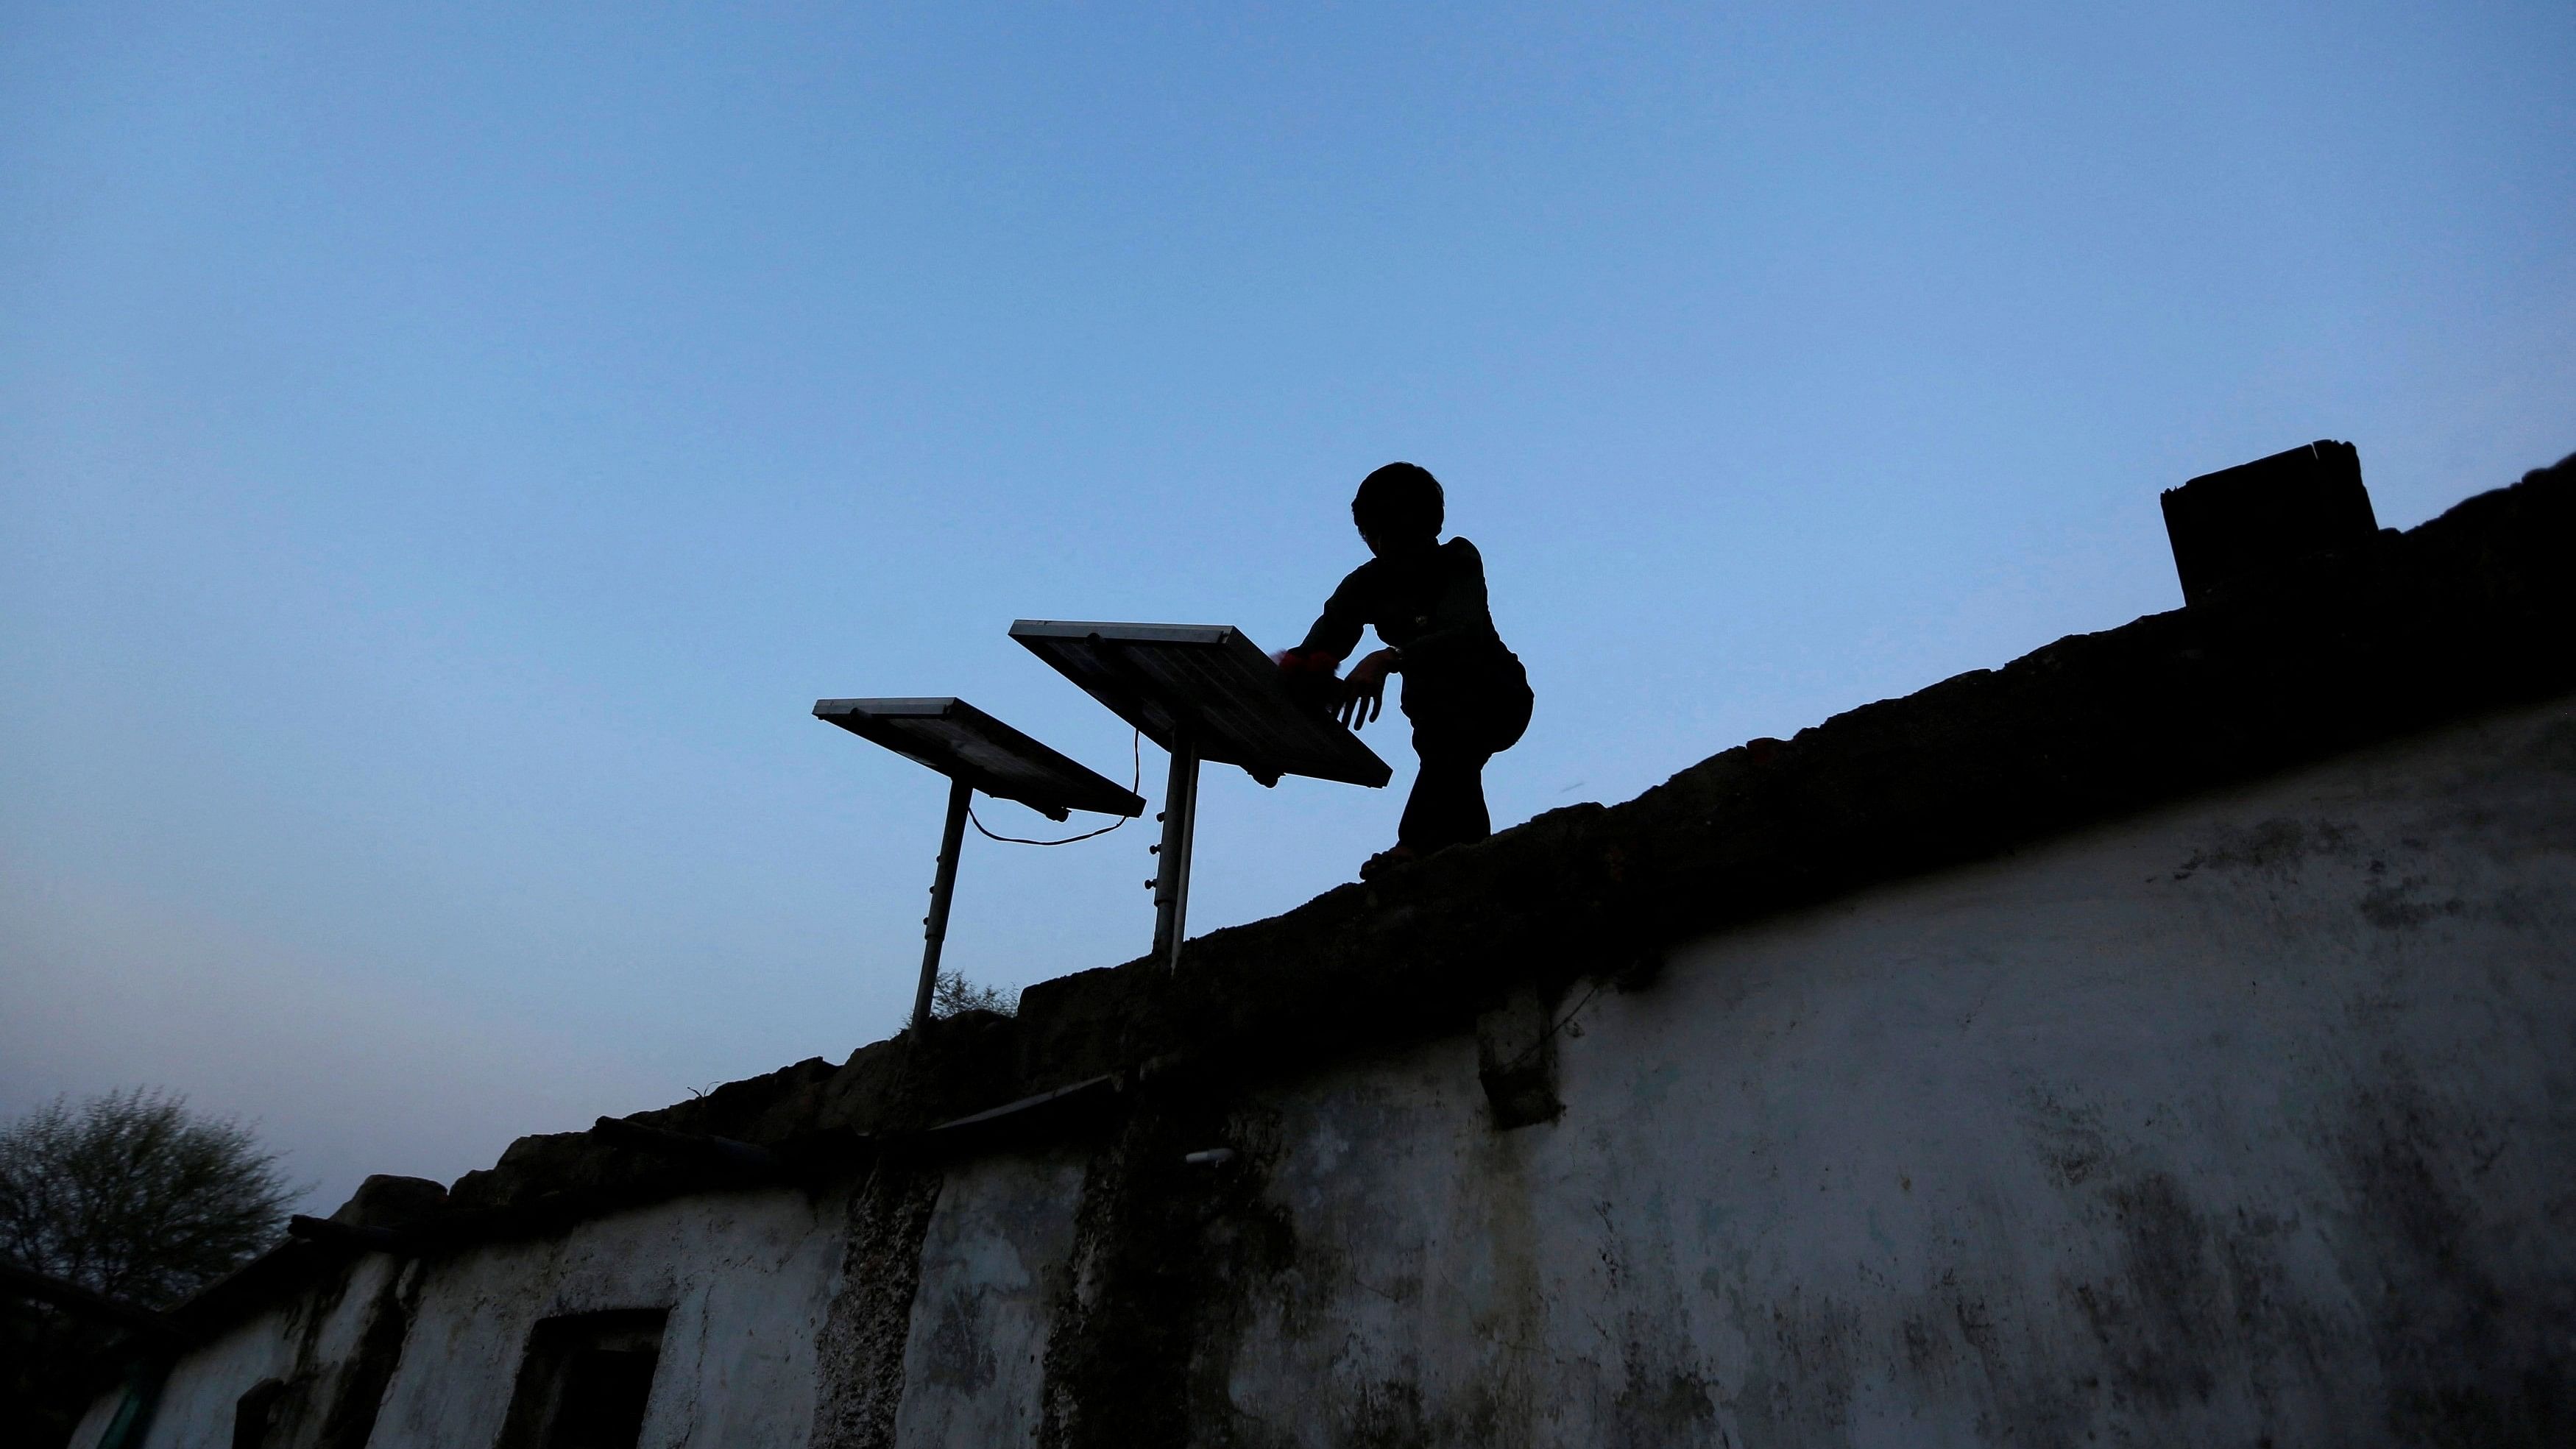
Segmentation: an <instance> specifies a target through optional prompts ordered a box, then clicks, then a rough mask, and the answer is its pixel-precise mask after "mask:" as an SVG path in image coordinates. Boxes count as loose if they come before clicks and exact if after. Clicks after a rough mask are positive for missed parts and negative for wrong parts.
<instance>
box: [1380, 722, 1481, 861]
mask: <svg viewBox="0 0 2576 1449" xmlns="http://www.w3.org/2000/svg"><path fill="white" fill-rule="evenodd" d="M1444 733H1445V732H1440V731H1433V730H1425V729H1416V730H1415V731H1414V732H1413V748H1414V750H1415V751H1416V752H1417V753H1418V754H1420V755H1421V756H1422V769H1421V772H1420V773H1419V774H1416V775H1415V776H1414V777H1413V795H1412V797H1411V798H1410V799H1407V800H1406V801H1405V802H1404V819H1403V820H1402V821H1401V822H1400V823H1398V824H1397V826H1396V832H1395V837H1396V840H1397V842H1398V843H1399V844H1403V845H1409V846H1411V847H1413V849H1414V850H1415V851H1417V852H1419V853H1421V854H1423V855H1429V854H1430V853H1431V852H1433V851H1435V850H1438V849H1440V848H1442V847H1443V846H1450V845H1464V844H1466V843H1467V842H1469V841H1473V840H1482V839H1484V838H1485V837H1486V836H1488V835H1491V834H1493V833H1494V822H1493V817H1492V816H1490V815H1488V814H1487V813H1486V811H1485V761H1487V760H1489V759H1491V758H1493V756H1492V755H1490V754H1489V753H1487V752H1486V751H1483V750H1479V749H1475V748H1472V747H1468V746H1462V745H1460V744H1459V743H1458V742H1456V741H1454V740H1450V739H1447V738H1444V737H1443V735H1444Z"/></svg>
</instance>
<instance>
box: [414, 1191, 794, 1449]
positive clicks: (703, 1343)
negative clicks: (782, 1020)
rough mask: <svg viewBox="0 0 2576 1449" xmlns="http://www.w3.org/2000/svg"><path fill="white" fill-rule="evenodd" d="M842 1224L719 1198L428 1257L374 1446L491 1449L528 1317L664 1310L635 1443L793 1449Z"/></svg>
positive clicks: (745, 1199) (774, 1204)
mask: <svg viewBox="0 0 2576 1449" xmlns="http://www.w3.org/2000/svg"><path fill="white" fill-rule="evenodd" d="M839 1219H840V1204H839V1203H838V1202H826V1203H820V1204H818V1203H816V1202H813V1201H811V1200H809V1199H808V1198H807V1197H806V1196H805V1195H803V1194H801V1193H797V1192H792V1191H781V1190H765V1191H758V1192H743V1193H726V1194H717V1195H710V1196H705V1197H697V1198H691V1199H687V1200H684V1201H679V1202H672V1203H665V1204H662V1205H660V1206H657V1207H651V1208H643V1209H638V1210H635V1211H631V1212H625V1213H619V1214H617V1215H615V1216H612V1217H607V1218H602V1219H598V1220H595V1221H592V1222H588V1223H584V1224H582V1225H580V1226H579V1227H576V1228H575V1229H573V1231H572V1232H571V1233H569V1234H568V1235H566V1236H565V1237H564V1238H562V1239H560V1240H557V1241H553V1242H533V1243H507V1244H496V1245H492V1246H488V1247H484V1248H480V1249H477V1250H474V1251H472V1252H467V1253H460V1254H457V1255H454V1256H451V1257H445V1258H440V1259H434V1260H431V1261H429V1262H428V1263H426V1264H425V1265H424V1268H425V1271H424V1273H423V1277H422V1280H421V1284H420V1288H419V1302H418V1307H417V1309H416V1311H415V1313H414V1316H413V1321H412V1325H411V1335H410V1338H409V1341H408V1342H406V1343H405V1344H404V1346H403V1353H402V1366H401V1368H400V1369H399V1370H398V1371H397V1372H396V1374H395V1375H394V1378H393V1382H392V1384H391V1386H390V1388H389V1390H388V1392H387V1394H386V1396H385V1402H384V1408H383V1412H382V1413H381V1415H380V1416H379V1419H378V1422H377V1426H376V1432H375V1437H374V1439H373V1440H372V1441H370V1442H371V1443H373V1444H374V1445H376V1446H377V1449H415V1446H417V1449H450V1446H477V1449H479V1446H485V1445H489V1444H491V1443H492V1442H493V1440H494V1438H495V1436H497V1435H498V1434H499V1433H500V1430H501V1421H502V1419H503V1417H504V1416H505V1415H506V1414H507V1413H508V1411H509V1398H510V1389H511V1385H512V1383H513V1381H514V1379H515V1377H516V1375H517V1373H518V1370H519V1363H520V1360H521V1358H522V1357H523V1356H524V1355H525V1353H526V1349H527V1344H528V1335H529V1331H530V1330H531V1329H532V1328H533V1327H534V1326H535V1324H536V1323H537V1321H538V1320H539V1319H542V1318H549V1317H554V1316H557V1315H561V1314H571V1313H587V1312H593V1311H597V1310H601V1309H615V1308H667V1309H669V1310H670V1320H669V1323H668V1325H667V1327H666V1328H665V1329H664V1332H663V1339H662V1357H661V1366H660V1369H659V1370H658V1372H657V1374H656V1376H655V1378H654V1383H653V1396H652V1400H651V1404H650V1408H649V1409H648V1411H647V1417H646V1420H645V1429H644V1440H643V1442H644V1444H645V1445H647V1446H653V1449H660V1446H678V1445H683V1444H696V1445H702V1446H704V1445H722V1444H801V1443H803V1442H804V1441H805V1439H806V1437H807V1434H808V1432H809V1430H810V1426H811V1421H812V1417H813V1406H814V1382H815V1362H814V1348H815V1340H816V1336H817V1330H818V1328H819V1326H820V1323H821V1318H822V1312H823V1307H824V1303H825V1300H826V1298H827V1296H828V1293H829V1291H830V1287H831V1283H832V1277H833V1273H834V1271H835V1270H836V1269H837V1268H838V1266H839V1248H840V1238H839V1234H838V1232H837V1228H838V1225H839Z"/></svg>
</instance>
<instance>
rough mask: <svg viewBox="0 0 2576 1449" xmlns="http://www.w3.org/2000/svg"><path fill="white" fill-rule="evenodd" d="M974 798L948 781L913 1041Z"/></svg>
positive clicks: (926, 1013)
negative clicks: (937, 869)
mask: <svg viewBox="0 0 2576 1449" xmlns="http://www.w3.org/2000/svg"><path fill="white" fill-rule="evenodd" d="M974 799H975V787H974V786H972V785H969V784H967V783H966V782H965V781H963V780H957V779H951V780H950V781H949V782H948V823H947V824H946V825H945V826H944V827H942V828H941V830H940V832H939V873H938V874H937V875H935V876H933V877H931V881H930V914H929V915H926V916H924V917H922V918H921V925H922V933H921V934H922V937H923V941H924V944H923V945H922V948H921V986H920V988H919V989H918V990H916V991H914V992H913V994H912V1030H913V1036H914V1039H916V1040H918V1039H919V1038H920V1035H921V1033H922V1032H923V1031H925V1030H927V1029H928V1028H929V1026H930V992H931V988H933V987H934V986H937V985H938V984H939V948H940V947H941V946H942V945H944V944H946V942H947V940H948V902H949V901H950V900H951V899H952V898H953V897H954V896H955V895H956V893H957V855H958V852H959V851H960V850H962V849H963V848H964V847H965V844H966V807H967V806H969V805H971V804H973V803H974ZM1131 939H1132V938H1131Z"/></svg>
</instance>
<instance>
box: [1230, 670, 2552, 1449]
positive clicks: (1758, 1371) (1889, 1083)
mask: <svg viewBox="0 0 2576 1449" xmlns="http://www.w3.org/2000/svg"><path fill="white" fill-rule="evenodd" d="M1558 1019H1561V1020H1563V1021H1564V1023H1565V1025H1564V1026H1563V1028H1562V1030H1561V1031H1560V1032H1559V1034H1558V1036H1559V1039H1558V1041H1557V1043H1556V1046H1557V1050H1558V1052H1559V1061H1560V1071H1561V1076H1562V1081H1561V1088H1560V1090H1561V1095H1562V1097H1563V1100H1564V1101H1565V1104H1566V1110H1565V1112H1564V1114H1563V1116H1562V1117H1561V1118H1559V1119H1558V1120H1557V1121H1556V1122H1554V1123H1552V1124H1546V1125H1540V1126H1533V1127H1527V1128H1522V1129H1519V1130H1516V1131H1511V1132H1496V1131H1493V1130H1492V1129H1490V1128H1489V1127H1487V1126H1486V1125H1485V1123H1484V1121H1483V1117H1484V1103H1483V1101H1482V1097H1481V1093H1480V1092H1479V1090H1478V1087H1477V1079H1476V1075H1475V1067H1476V1062H1475V1055H1474V1051H1473V1047H1472V1044H1470V1043H1465V1042H1447V1043H1441V1044H1438V1045H1434V1046H1430V1047H1425V1048H1423V1049H1420V1050H1417V1051H1413V1052H1408V1053H1404V1054H1401V1055H1398V1056H1395V1057H1391V1058H1389V1059H1386V1060H1383V1061H1378V1062H1372V1063H1367V1064H1363V1065H1355V1066H1350V1067H1345V1068H1342V1069H1338V1070H1336V1071H1334V1072H1331V1073H1329V1074H1326V1075H1325V1076H1323V1077H1321V1078H1319V1079H1318V1080H1316V1081H1314V1082H1311V1083H1305V1084H1300V1085H1298V1086H1296V1087H1294V1088H1292V1089H1289V1090H1286V1091H1281V1092H1276V1093H1271V1094H1267V1095H1266V1096H1265V1097H1264V1099H1263V1100H1262V1101H1261V1102H1260V1103H1259V1104H1258V1106H1257V1107H1256V1108H1254V1109H1253V1111H1252V1112H1251V1113H1250V1114H1247V1120H1246V1122H1245V1124H1244V1132H1245V1135H1246V1136H1249V1137H1260V1138H1268V1139H1271V1140H1274V1141H1275V1142H1276V1144H1277V1145H1276V1148H1275V1157H1274V1159H1273V1162H1272V1164H1271V1166H1270V1169H1269V1173H1268V1182H1267V1186H1266V1189H1265V1195H1266V1198H1267V1200H1268V1201H1269V1202H1271V1203H1273V1204H1275V1205H1276V1206H1277V1207H1278V1208H1279V1209H1280V1210H1281V1211H1282V1213H1284V1215H1285V1219H1286V1221H1287V1223H1288V1224H1289V1225H1290V1227H1291V1229H1292V1231H1293V1235H1294V1244H1295V1246H1294V1251H1293V1253H1291V1254H1290V1255H1288V1257H1287V1259H1286V1261H1285V1263H1284V1265H1282V1266H1280V1267H1278V1268H1277V1269H1276V1270H1275V1271H1269V1272H1264V1273H1259V1274H1256V1275H1251V1276H1248V1277H1247V1278H1246V1279H1245V1280H1244V1281H1242V1282H1240V1283H1239V1284H1237V1285H1236V1289H1237V1292H1236V1297H1237V1302H1236V1303H1235V1304H1233V1305H1231V1306H1230V1307H1229V1309H1228V1313H1227V1316H1230V1317H1231V1318H1232V1320H1233V1323H1234V1325H1235V1331H1234V1332H1233V1333H1232V1334H1231V1335H1230V1336H1229V1337H1225V1338H1223V1339H1217V1340H1212V1341H1210V1342H1209V1343H1208V1345H1207V1347H1206V1348H1205V1350H1204V1351H1205V1352H1206V1353H1207V1354H1208V1355H1210V1356H1211V1357H1212V1358H1215V1359H1217V1360H1220V1361H1221V1367H1222V1371H1221V1373H1219V1374H1216V1375H1213V1376H1212V1377H1214V1378H1216V1379H1217V1380H1218V1381H1221V1382H1222V1384H1223V1386H1224V1393H1223V1397H1222V1401H1221V1402H1208V1403H1201V1404H1199V1405H1196V1406H1195V1418H1196V1421H1197V1423H1198V1427H1199V1429H1200V1431H1201V1436H1202V1438H1203V1439H1204V1440H1205V1441H1206V1442H1234V1443H1242V1444H1260V1445H1271V1444H1277V1445H1288V1444H1295V1445H1316V1446H1321V1445H1341V1444H1458V1445H1467V1444H1489V1445H1518V1444H1529V1445H1540V1444H1565V1445H1574V1444H1635V1445H1654V1444H1692V1443H1705V1444H1712V1445H1714V1444H1730V1445H1737V1446H1768V1445H1799V1446H1824V1445H1847V1444H1848V1445H1873V1444H1891V1445H1892V1444H1909V1445H1920V1444H1941V1443H1960V1444H1967V1443H1997V1442H2002V1441H2004V1440H2007V1439H2009V1440H2012V1441H2015V1442H2021V1443H2077V1442H2085V1441H2087V1440H2093V1441H2098V1442H2104V1443H2122V1442H2155V1443H2220V1442H2233V1443H2257V1442H2265V1441H2268V1442H2272V1443H2277V1444H2302V1443H2304V1444H2375V1443H2387V1444H2401V1443H2481V1444H2497V1443H2541V1442H2561V1443H2563V1442H2568V1441H2567V1440H2566V1439H2565V1438H2563V1437H2558V1438H2551V1437H2549V1436H2550V1435H2551V1434H2553V1433H2559V1434H2563V1432H2564V1431H2565V1430H2566V1428H2567V1418H2566V1416H2567V1415H2568V1414H2569V1413H2570V1411H2571V1409H2576V1405H2571V1404H2570V1403H2569V1402H2568V1400H2567V1397H2566V1395H2567V1393H2568V1390H2569V1388H2570V1386H2571V1385H2576V1232H2571V1229H2576V711H2570V710H2569V709H2567V708H2566V707H2564V706H2561V707H2556V708H2551V709H2547V710H2542V711H2538V712H2531V713H2525V714H2522V715H2519V716H2516V717H2513V718H2509V719H2504V720H2498V721H2491V722H2488V723H2485V724H2481V725H2478V726H2474V727H2469V728H2463V729H2457V730H2453V731H2450V732H2448V733H2446V734H2444V735H2442V736H2439V737H2437V738H2436V739H2433V740H2430V741H2424V742H2417V743H2414V744H2409V745H2401V746H2396V747H2392V748H2387V749H2382V750H2379V751H2375V752H2373V753H2371V754H2369V755H2366V756H2363V757H2360V758H2356V759H2350V760H2346V761H2343V762H2340V763H2338V764H2335V765H2332V766H2329V767H2326V768H2322V769H2318V770H2314V771H2311V772H2308V773H2306V774H2304V775H2302V776H2299V777H2296V778H2293V779H2289V780H2285V781H2280V782H2276V783H2274V784H2272V785H2269V786H2267V787H2265V788H2262V789H2260V790H2256V791H2252V792H2247V793H2244V794H2241V795H2239V796H2237V797H2235V798H2230V799H2224V800H2219V801H2212V802H2207V803H2202V804H2199V805H2195V806H2192V807H2189V808H2184V809H2177V810H2172V811H2168V812H2165V813H2163V814H2160V815H2158V816H2156V817H2154V818H2151V819H2145V820H2139V821H2134V822H2129V823H2125V824H2121V825H2118V826H2114V827H2111V828H2106V829H2103V830H2100V831H2097V832H2095V833H2093V834H2091V835H2090V836H2088V837H2085V838H2082V839H2078V840H2073V841H2067V842H2061V843H2058V844H2055V845H2052V846H2049V847H2047V848H2044V849H2040V850H2034V851H2032V852H2030V853H2028V854H2026V855H2023V856H2020V857H2017V858H2013V859H2008V860H2004V861H1999V862H1995V863H1993V864H1990V865H1987V866H1984V867H1980V868H1977V869H1974V870H1967V871H1960V872H1957V873H1954V874H1951V875H1948V876H1945V877H1941V878H1937V879H1931V880H1925V881H1920V882H1917V883H1914V884H1912V885H1908V886H1905V887H1902V888H1898V889H1893V890H1885V891H1880V892H1875V893H1872V894H1870V895H1868V896H1865V897H1862V898H1859V899H1855V900H1852V901H1849V902H1846V903H1844V904H1842V905H1840V906H1837V907H1835V908H1833V909H1830V910H1824V911H1818V912H1814V913H1810V914H1806V915H1802V916H1799V917H1797V918H1795V919H1790V920H1784V921H1779V922H1777V923H1774V924H1773V925H1771V926H1769V927H1766V928H1764V929H1760V930H1755V931H1748V932H1742V933H1738V934H1734V935H1731V936H1729V937H1727V938H1725V939H1721V940H1712V941H1703V942H1700V943H1697V944H1695V945H1693V946H1691V947H1689V948H1688V949H1686V950H1684V951H1681V952H1679V953H1677V954H1676V955H1675V956H1674V958H1673V959H1672V960H1671V962H1670V964H1669V965H1668V967H1667V968H1666V969H1665V971H1664V972H1663V973H1662V975H1661V977H1660V978H1659V979H1658V980H1656V981H1655V982H1654V984H1653V985H1651V986H1650V987H1648V988H1647V989H1643V990H1638V991H1633V992H1624V993H1623V992H1619V991H1615V990H1601V991H1599V992H1597V993H1593V994H1589V995H1588V996H1587V995H1586V994H1584V991H1583V989H1582V988H1578V991H1577V993H1576V994H1575V998H1574V999H1572V1000H1568V1001H1567V1002H1565V1003H1563V1005H1562V1006H1561V1007H1560V1009H1559V1018H1558Z"/></svg>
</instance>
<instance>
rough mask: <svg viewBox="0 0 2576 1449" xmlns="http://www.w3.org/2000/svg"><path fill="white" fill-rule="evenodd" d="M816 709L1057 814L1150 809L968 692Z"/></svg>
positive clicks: (951, 772) (865, 735)
mask: <svg viewBox="0 0 2576 1449" xmlns="http://www.w3.org/2000/svg"><path fill="white" fill-rule="evenodd" d="M814 717H815V718H816V719H820V720H829V721H830V722H832V723H833V724H836V725H839V726H840V727H841V728H843V729H845V730H848V731H849V732H850V733H852V734H854V735H857V736H859V737H860V738H861V739H865V740H872V741H874V742H876V743H877V744H880V745H883V746H885V747H886V748H887V749H889V750H892V751H894V752H895V753H896V754H898V755H902V756H904V757H906V758H908V759H912V760H917V761H919V762H920V763H922V764H924V765H928V766H929V767H930V768H932V769H934V770H937V771H938V772H939V773H941V774H943V775H946V776H947V777H948V778H950V779H952V780H956V781H960V782H962V783H964V784H966V785H969V786H971V787H973V788H975V789H977V790H981V791H983V792H984V793H985V794H987V795H992V796H995V797H998V798H1000V799H1004V800H1017V801H1018V802H1020V803H1021V804H1023V805H1026V806H1028V807H1029V808H1030V809H1032V810H1035V811H1037V812H1038V813H1040V814H1042V815H1045V816H1048V817H1049V818H1051V819H1056V820H1062V819H1064V818H1065V816H1066V815H1067V814H1068V813H1070V812H1072V811H1075V810H1094V811H1098V812H1099V813H1101V814H1103V815H1142V814H1144V813H1145V802H1144V800H1143V799H1141V798H1140V797H1138V795H1137V794H1136V792H1135V791H1133V790H1130V789H1128V788H1127V787H1126V786H1124V785H1120V784H1118V783H1117V782H1116V781H1113V780H1110V779H1108V778H1107V777H1105V776H1103V775H1101V774H1100V773H1098V772H1097V771H1095V770H1092V769H1090V768H1089V767H1088V766H1085V765H1082V764H1079V763H1076V762H1075V761H1072V760H1069V759H1066V758H1065V757H1064V756H1062V755H1060V754H1058V753H1056V752H1055V751H1054V750H1051V749H1049V748H1047V747H1046V746H1045V745H1042V744H1039V743H1038V742H1037V741H1035V740H1033V739H1030V738H1029V737H1028V736H1027V735H1024V734H1021V733H1020V732H1019V731H1018V730H1015V729H1013V728H1011V727H1010V726H1009V725H1006V724H1004V723H1002V722H1001V721H1000V720H997V719H995V718H993V717H992V716H991V715H989V714H986V713H984V712H983V711H982V710H980V709H977V708H976V707H975V706H973V705H971V704H968V703H967V702H966V701H964V700H962V699H818V700H816V701H814Z"/></svg>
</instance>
